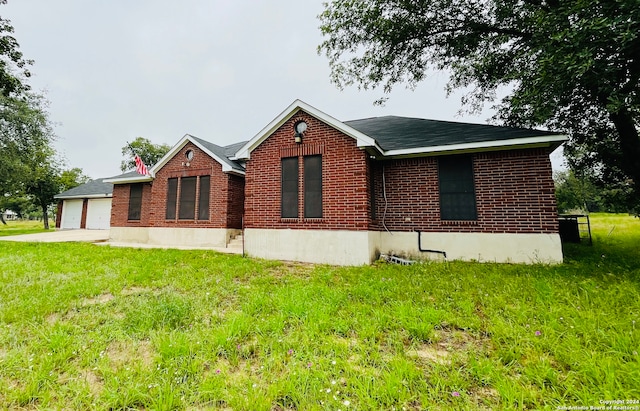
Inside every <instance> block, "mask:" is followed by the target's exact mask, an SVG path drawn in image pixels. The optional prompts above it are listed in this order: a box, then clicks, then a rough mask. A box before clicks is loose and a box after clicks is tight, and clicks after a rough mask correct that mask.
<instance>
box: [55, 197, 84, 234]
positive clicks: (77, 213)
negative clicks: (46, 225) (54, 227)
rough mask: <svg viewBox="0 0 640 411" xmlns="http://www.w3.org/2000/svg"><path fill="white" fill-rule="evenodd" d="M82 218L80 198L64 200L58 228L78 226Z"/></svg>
mask: <svg viewBox="0 0 640 411" xmlns="http://www.w3.org/2000/svg"><path fill="white" fill-rule="evenodd" d="M81 219H82V200H64V202H63V203H62V218H61V221H60V228H62V229H70V228H80V220H81Z"/></svg>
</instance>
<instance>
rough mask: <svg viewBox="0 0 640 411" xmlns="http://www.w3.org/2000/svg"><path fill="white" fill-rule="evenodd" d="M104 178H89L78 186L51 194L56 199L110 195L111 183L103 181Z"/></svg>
mask: <svg viewBox="0 0 640 411" xmlns="http://www.w3.org/2000/svg"><path fill="white" fill-rule="evenodd" d="M104 180H105V179H104V178H98V179H95V180H91V181H89V182H87V183H84V184H81V185H79V186H78V187H74V188H72V189H70V190H67V191H64V192H62V193H60V194H58V195H55V196H53V198H56V199H58V200H66V199H73V198H104V197H111V196H112V194H113V184H112V183H105V182H104Z"/></svg>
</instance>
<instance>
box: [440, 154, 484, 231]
mask: <svg viewBox="0 0 640 411" xmlns="http://www.w3.org/2000/svg"><path fill="white" fill-rule="evenodd" d="M438 179H439V184H440V218H441V219H442V220H476V219H477V218H478V216H477V211H476V195H475V188H474V182H473V159H472V158H471V156H447V157H440V158H439V159H438Z"/></svg>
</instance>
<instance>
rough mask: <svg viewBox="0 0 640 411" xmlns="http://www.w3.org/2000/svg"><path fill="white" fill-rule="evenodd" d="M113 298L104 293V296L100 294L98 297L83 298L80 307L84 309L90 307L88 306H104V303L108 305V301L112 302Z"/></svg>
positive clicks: (111, 295) (109, 294)
mask: <svg viewBox="0 0 640 411" xmlns="http://www.w3.org/2000/svg"><path fill="white" fill-rule="evenodd" d="M114 298H115V297H114V296H113V294H111V293H104V294H100V295H98V296H95V297H93V298H85V299H83V300H82V302H81V303H80V305H82V306H83V307H86V306H90V305H98V304H104V303H108V302H109V301H111V300H113V299H114Z"/></svg>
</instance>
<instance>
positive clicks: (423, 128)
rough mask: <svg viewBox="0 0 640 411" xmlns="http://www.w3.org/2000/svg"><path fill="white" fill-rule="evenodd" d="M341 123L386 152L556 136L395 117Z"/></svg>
mask: <svg viewBox="0 0 640 411" xmlns="http://www.w3.org/2000/svg"><path fill="white" fill-rule="evenodd" d="M344 123H345V124H346V125H348V126H350V127H353V128H354V129H356V130H358V131H360V132H361V133H364V134H366V135H368V136H369V137H371V138H373V139H375V140H376V141H377V142H378V144H379V145H380V148H382V149H383V150H385V151H386V150H403V149H412V148H420V147H437V146H447V145H453V144H469V143H479V142H489V141H500V140H511V139H516V138H524V137H539V136H552V135H558V133H551V132H548V131H540V130H529V129H524V128H515V127H501V126H491V125H485V124H471V123H456V122H451V121H439V120H425V119H420V118H410V117H398V116H384V117H373V118H365V119H361V120H351V121H345V122H344Z"/></svg>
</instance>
